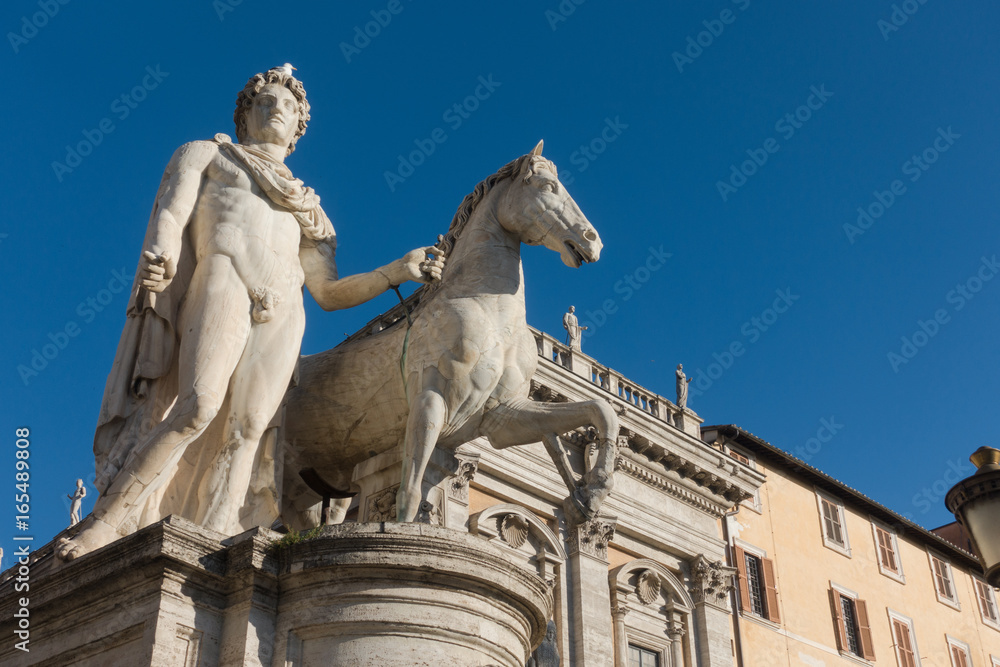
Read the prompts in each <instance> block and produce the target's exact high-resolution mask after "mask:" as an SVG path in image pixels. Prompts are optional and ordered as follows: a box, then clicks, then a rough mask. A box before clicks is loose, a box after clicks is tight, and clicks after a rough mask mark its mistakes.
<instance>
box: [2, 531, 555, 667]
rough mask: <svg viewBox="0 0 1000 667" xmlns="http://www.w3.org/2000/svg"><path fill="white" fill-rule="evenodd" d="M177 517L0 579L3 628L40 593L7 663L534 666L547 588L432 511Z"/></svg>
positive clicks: (46, 557)
mask: <svg viewBox="0 0 1000 667" xmlns="http://www.w3.org/2000/svg"><path fill="white" fill-rule="evenodd" d="M280 537H281V536H280V535H278V534H277V533H273V532H271V531H269V530H266V529H261V528H257V529H254V530H251V531H247V532H246V533H243V534H242V535H238V536H236V537H234V538H228V539H226V538H224V536H222V535H220V534H218V533H214V532H212V531H208V530H205V529H203V528H200V527H198V526H195V525H194V524H192V523H190V522H188V521H185V520H183V519H178V518H175V517H168V518H167V519H164V520H163V521H161V522H160V523H157V524H154V525H152V526H149V527H147V528H145V529H143V530H141V531H139V532H137V533H135V534H133V535H130V536H129V537H126V538H123V539H121V540H118V541H117V542H114V543H113V544H110V545H108V546H107V547H105V548H103V549H100V550H98V551H95V552H94V553H92V554H87V555H86V556H84V557H82V558H80V559H78V560H76V561H73V562H71V563H69V564H67V565H65V566H63V567H61V568H57V569H53V568H51V567H50V566H51V563H52V561H51V547H43V548H42V549H39V550H38V551H37V552H36V553H35V554H34V555H35V557H36V558H37V560H36V561H35V562H33V563H32V564H31V572H30V586H31V588H30V591H29V592H27V593H17V592H15V590H14V586H15V583H16V579H15V577H16V573H17V570H16V568H15V569H13V570H8V572H6V573H4V580H3V581H0V635H2V636H5V637H9V638H13V637H14V636H15V635H14V629H15V624H14V622H13V621H14V620H15V619H14V617H13V614H14V611H15V610H16V605H17V604H18V598H19V597H21V596H22V595H23V596H26V597H29V598H30V603H29V605H28V608H29V611H30V633H31V634H30V644H29V647H30V652H29V653H25V652H22V651H19V650H17V649H16V648H14V640H13V639H11V640H10V641H7V642H5V643H3V645H0V664H3V665H5V666H6V665H10V666H11V667H20V666H28V665H70V664H72V665H86V666H88V667H96V666H97V665H128V666H129V667H141V666H144V665H154V666H156V667H161V666H164V667H166V666H169V667H215V666H216V665H223V666H227V667H228V666H236V665H256V666H261V667H264V666H267V667H305V666H307V665H338V666H339V667H361V666H362V665H372V664H378V665H386V666H389V667H402V666H404V665H405V666H406V667H413V666H414V665H433V666H434V667H452V666H454V667H486V666H496V667H524V664H525V660H526V657H527V656H528V655H529V654H530V652H531V650H532V649H533V648H534V647H535V646H537V645H538V644H539V643H540V642H541V640H542V638H543V636H544V634H545V623H546V619H548V618H549V617H550V615H551V609H550V602H549V594H548V586H547V585H546V583H545V582H544V581H543V579H542V578H541V577H539V576H538V575H537V574H535V573H534V572H530V571H528V570H526V569H525V568H523V567H521V566H519V565H517V564H516V563H515V562H514V561H513V560H512V559H511V558H510V557H509V556H507V555H506V554H504V553H502V552H501V550H500V549H498V548H497V547H495V546H493V545H492V544H490V543H489V542H488V541H487V540H485V539H483V538H480V537H476V536H473V535H470V534H468V533H464V532H459V531H454V530H449V529H446V528H440V527H437V526H429V525H426V524H417V523H410V524H396V523H387V524H357V523H347V524H342V525H340V526H329V527H326V528H324V529H323V532H322V533H321V535H320V536H319V537H316V538H314V539H310V540H307V541H304V542H300V543H297V544H293V545H290V546H285V547H282V548H276V547H275V546H274V545H273V544H272V540H274V539H276V538H280Z"/></svg>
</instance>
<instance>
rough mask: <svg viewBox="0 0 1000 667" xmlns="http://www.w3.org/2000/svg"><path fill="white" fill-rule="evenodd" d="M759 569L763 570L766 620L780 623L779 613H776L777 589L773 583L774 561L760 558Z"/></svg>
mask: <svg viewBox="0 0 1000 667" xmlns="http://www.w3.org/2000/svg"><path fill="white" fill-rule="evenodd" d="M760 563H761V566H762V567H761V569H763V570H764V588H765V589H766V593H767V620H769V621H774V622H775V623H781V612H780V611H778V588H777V586H776V585H775V582H774V561H773V560H771V559H769V558H761V559H760Z"/></svg>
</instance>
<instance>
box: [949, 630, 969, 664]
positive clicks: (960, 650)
mask: <svg viewBox="0 0 1000 667" xmlns="http://www.w3.org/2000/svg"><path fill="white" fill-rule="evenodd" d="M947 639H948V654H949V655H950V656H951V665H952V667H972V660H970V659H969V645H968V644H966V643H965V642H961V641H958V640H957V639H955V638H954V637H948V638H947Z"/></svg>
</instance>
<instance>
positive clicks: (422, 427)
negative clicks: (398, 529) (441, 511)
mask: <svg viewBox="0 0 1000 667" xmlns="http://www.w3.org/2000/svg"><path fill="white" fill-rule="evenodd" d="M446 413H447V406H446V404H445V400H444V398H443V397H442V396H441V394H439V393H437V392H434V391H423V392H421V393H420V394H418V395H417V396H416V398H414V400H413V401H412V403H411V405H410V416H409V418H408V419H407V421H406V440H405V441H404V443H403V478H402V480H401V481H400V485H399V491H398V492H397V493H396V517H397V520H398V521H413V520H414V519H415V518H416V516H417V511H418V510H419V509H420V500H421V497H422V495H423V494H422V492H421V483H422V482H423V479H424V471H425V470H427V463H428V462H429V461H430V460H431V454H433V453H434V447H435V446H436V445H437V440H438V435H439V434H440V433H441V428H442V427H443V426H444V420H445V415H446Z"/></svg>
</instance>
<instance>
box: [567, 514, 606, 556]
mask: <svg viewBox="0 0 1000 667" xmlns="http://www.w3.org/2000/svg"><path fill="white" fill-rule="evenodd" d="M617 525H618V519H616V518H614V517H600V516H599V517H596V518H594V519H591V520H590V521H584V522H583V523H578V524H575V525H571V526H570V527H569V535H568V536H567V538H566V546H567V551H568V552H569V553H570V555H576V554H587V555H588V556H593V557H594V558H598V559H600V560H603V561H607V559H608V542H610V541H611V539H612V538H613V537H614V536H615V528H616V527H617Z"/></svg>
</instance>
